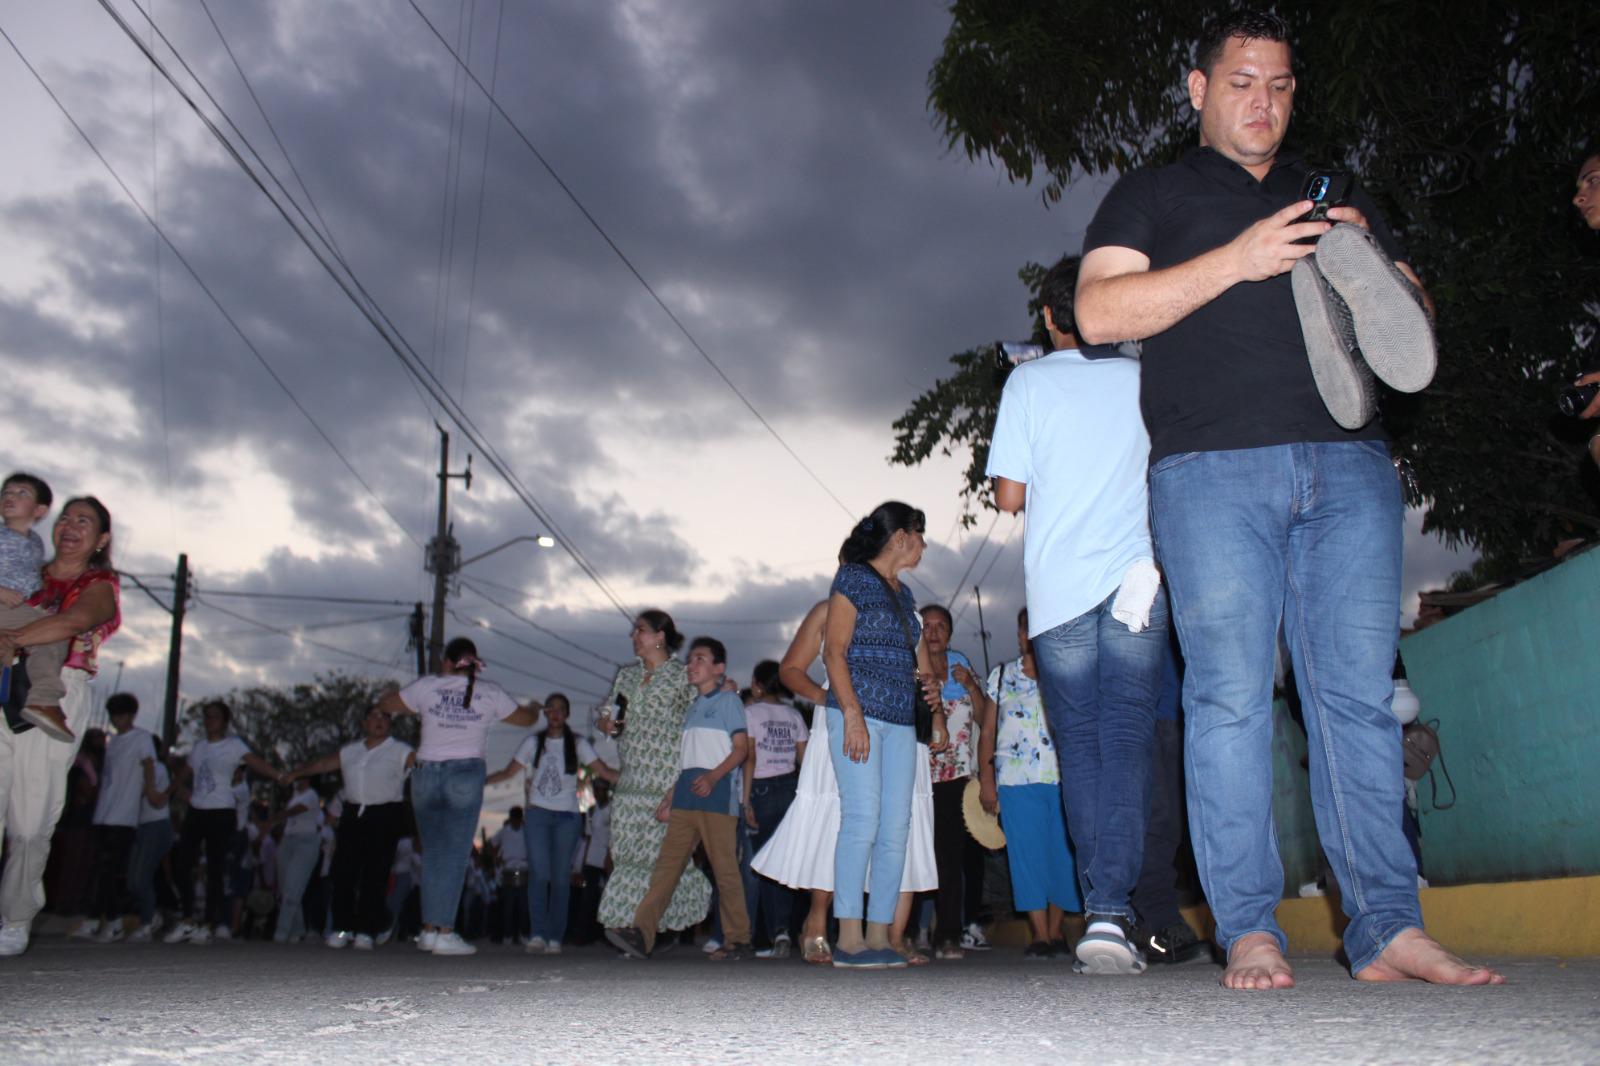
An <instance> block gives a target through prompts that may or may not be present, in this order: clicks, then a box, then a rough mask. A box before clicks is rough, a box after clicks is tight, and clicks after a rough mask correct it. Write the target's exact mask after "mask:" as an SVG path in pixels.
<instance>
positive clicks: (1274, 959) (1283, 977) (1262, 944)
mask: <svg viewBox="0 0 1600 1066" xmlns="http://www.w3.org/2000/svg"><path fill="white" fill-rule="evenodd" d="M1222 986H1223V987H1224V988H1232V989H1235V990H1238V991H1243V992H1270V991H1272V990H1273V989H1275V988H1293V987H1294V971H1293V970H1291V969H1289V963H1288V961H1287V960H1286V959H1284V957H1283V952H1281V951H1279V950H1278V942H1277V940H1275V939H1273V937H1272V934H1270V933H1246V934H1245V935H1244V936H1242V937H1240V938H1239V939H1238V940H1235V941H1234V942H1233V947H1232V948H1230V949H1229V950H1228V968H1227V969H1226V970H1224V971H1222Z"/></svg>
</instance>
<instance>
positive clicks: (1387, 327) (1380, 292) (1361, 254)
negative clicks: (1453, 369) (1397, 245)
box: [1315, 222, 1439, 392]
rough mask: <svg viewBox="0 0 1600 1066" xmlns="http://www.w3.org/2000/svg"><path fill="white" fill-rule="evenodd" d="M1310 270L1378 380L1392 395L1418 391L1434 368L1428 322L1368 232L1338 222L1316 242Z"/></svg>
mask: <svg viewBox="0 0 1600 1066" xmlns="http://www.w3.org/2000/svg"><path fill="white" fill-rule="evenodd" d="M1315 258H1316V261H1317V263H1316V268H1317V271H1318V272H1319V273H1321V275H1322V276H1323V277H1324V278H1326V279H1327V281H1328V284H1329V285H1331V286H1332V287H1333V290H1334V291H1335V292H1337V293H1338V294H1339V296H1340V298H1341V299H1343V300H1344V302H1345V305H1346V306H1347V307H1349V308H1350V317H1351V319H1352V320H1353V322H1354V327H1355V340H1356V346H1357V347H1358V348H1360V349H1361V358H1362V359H1363V360H1365V361H1366V364H1367V366H1369V367H1371V368H1372V372H1373V373H1374V374H1376V375H1377V376H1378V380H1379V381H1382V382H1383V383H1384V384H1385V385H1387V386H1389V387H1390V388H1391V389H1394V390H1396V391H1397V392H1420V391H1422V390H1423V389H1424V388H1426V387H1427V385H1428V383H1429V382H1430V381H1432V380H1433V373H1434V371H1435V370H1436V369H1437V368H1438V365H1439V355H1438V351H1437V349H1436V347H1435V344H1434V338H1433V323H1432V322H1431V321H1430V320H1429V318H1428V312H1427V309H1426V307H1425V306H1424V304H1423V300H1422V293H1421V292H1420V291H1419V290H1418V289H1417V287H1416V286H1415V285H1413V284H1412V283H1411V280H1410V279H1409V278H1407V277H1406V276H1405V275H1404V274H1402V273H1401V272H1400V269H1399V268H1398V267H1396V266H1395V265H1394V262H1393V261H1392V260H1390V258H1389V256H1388V255H1387V254H1385V252H1384V251H1383V249H1382V248H1380V247H1378V240H1377V238H1376V237H1374V236H1373V235H1372V233H1371V232H1370V231H1369V230H1366V229H1363V228H1361V227H1360V226H1355V225H1351V224H1350V223H1348V222H1341V223H1339V224H1338V225H1336V226H1334V227H1333V229H1331V230H1329V231H1328V232H1327V233H1324V234H1323V235H1322V236H1321V238H1319V239H1318V241H1317V252H1316V257H1315Z"/></svg>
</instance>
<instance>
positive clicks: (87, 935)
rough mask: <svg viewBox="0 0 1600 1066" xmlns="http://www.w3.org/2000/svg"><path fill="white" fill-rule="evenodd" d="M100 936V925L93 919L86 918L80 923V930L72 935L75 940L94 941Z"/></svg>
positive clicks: (75, 930) (76, 930)
mask: <svg viewBox="0 0 1600 1066" xmlns="http://www.w3.org/2000/svg"><path fill="white" fill-rule="evenodd" d="M99 935H100V923H99V922H97V921H95V920H94V919H93V918H85V919H84V920H83V921H81V922H79V923H78V928H76V929H74V930H73V931H72V933H71V936H72V939H74V940H94V939H95V938H97V937H98V936H99Z"/></svg>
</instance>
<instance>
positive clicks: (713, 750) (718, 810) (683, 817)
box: [606, 637, 752, 962]
mask: <svg viewBox="0 0 1600 1066" xmlns="http://www.w3.org/2000/svg"><path fill="white" fill-rule="evenodd" d="M727 663H728V651H727V649H726V648H725V647H723V645H722V642H721V641H720V640H715V639H713V638H711V637H696V638H695V639H694V640H693V641H692V642H691V643H690V645H689V659H688V662H687V663H686V665H685V677H686V678H687V679H688V681H689V684H691V685H693V686H694V687H695V688H696V689H698V690H699V692H700V696H699V698H698V699H696V700H695V701H694V703H692V704H691V705H690V706H689V713H688V714H687V715H685V717H684V720H683V744H682V747H681V749H680V752H679V762H678V770H679V772H678V780H677V783H676V784H675V785H674V786H673V787H672V789H671V790H670V791H668V792H667V794H666V795H665V796H662V797H661V804H660V806H659V807H658V808H657V810H656V817H657V818H658V819H660V820H661V821H663V822H666V823H667V835H666V839H664V840H663V841H662V842H661V852H660V854H659V855H658V856H657V857H656V864H655V868H654V869H653V870H652V871H651V873H650V888H649V890H648V891H647V892H646V893H645V896H644V899H643V900H642V901H640V903H639V907H638V909H637V910H636V911H634V915H633V926H632V927H631V928H627V929H607V930H606V939H607V940H609V941H611V943H612V944H613V945H614V946H615V947H616V948H618V949H619V950H620V951H623V952H625V953H627V954H628V955H631V956H633V957H634V958H639V959H644V958H648V957H649V956H650V952H651V950H652V949H653V948H654V947H655V941H656V927H657V925H658V924H659V923H660V921H661V916H662V915H663V914H665V913H666V910H667V905H668V903H670V902H671V900H672V893H673V891H674V890H675V889H676V888H677V887H678V880H679V879H680V878H681V877H682V876H683V871H684V870H685V868H687V866H688V864H689V860H690V858H691V857H692V856H693V855H694V849H695V846H696V845H698V844H700V843H701V842H704V844H705V848H706V855H707V856H708V857H709V858H710V859H711V871H712V873H713V875H714V876H715V879H716V883H717V893H718V896H719V905H720V907H721V915H722V929H723V932H724V933H725V934H726V936H727V943H726V945H725V946H723V947H721V948H719V949H717V950H716V951H715V952H713V953H712V955H711V958H712V959H713V960H714V961H718V962H721V961H724V960H726V961H739V960H742V959H748V958H750V957H751V955H752V949H751V946H750V916H749V914H748V913H746V911H745V903H744V884H743V882H742V880H741V878H740V876H739V843H738V820H739V815H738V811H739V808H740V806H741V797H742V796H743V791H742V788H741V787H740V783H739V774H738V770H739V767H740V766H742V765H743V764H744V761H745V756H746V755H747V754H748V753H749V748H750V736H749V732H748V731H747V729H746V727H745V719H744V703H743V702H742V701H741V700H740V699H739V695H738V693H736V692H728V691H726V690H725V689H724V688H723V684H722V680H723V675H724V674H725V673H726V672H727V668H728V667H727Z"/></svg>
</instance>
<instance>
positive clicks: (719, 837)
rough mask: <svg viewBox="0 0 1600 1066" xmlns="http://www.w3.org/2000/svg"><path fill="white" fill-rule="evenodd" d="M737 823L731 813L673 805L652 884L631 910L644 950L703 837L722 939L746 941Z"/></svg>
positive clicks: (651, 943) (747, 921)
mask: <svg viewBox="0 0 1600 1066" xmlns="http://www.w3.org/2000/svg"><path fill="white" fill-rule="evenodd" d="M738 826H739V820H738V819H737V818H735V817H734V816H733V815H731V814H713V813H711V812H710V811H680V810H677V809H676V808H674V809H673V811H672V817H671V818H670V819H669V820H668V822H667V838H666V839H665V840H663V841H662V842H661V852H660V854H659V855H657V856H656V865H655V869H653V870H652V871H651V872H650V890H649V891H648V892H646V893H645V894H644V899H643V900H641V901H640V903H639V909H638V910H637V911H635V912H634V914H633V924H634V927H635V928H637V929H638V930H639V931H640V932H642V933H643V934H644V946H645V950H646V951H652V950H654V949H655V946H656V926H657V925H658V924H659V923H660V921H661V915H662V914H664V913H665V912H666V909H667V905H668V904H670V903H671V902H672V893H673V891H674V890H675V889H676V888H677V887H678V878H680V877H682V876H683V871H684V868H685V867H687V866H688V865H689V860H690V859H691V858H693V857H694V848H695V845H696V844H699V843H700V842H701V841H704V842H705V845H706V855H707V857H708V858H710V859H711V872H712V874H713V875H714V877H715V880H716V882H717V901H718V904H719V906H721V908H722V936H723V943H725V944H748V943H750V915H749V914H747V913H746V912H745V908H744V880H743V878H741V877H740V875H739V836H738Z"/></svg>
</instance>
